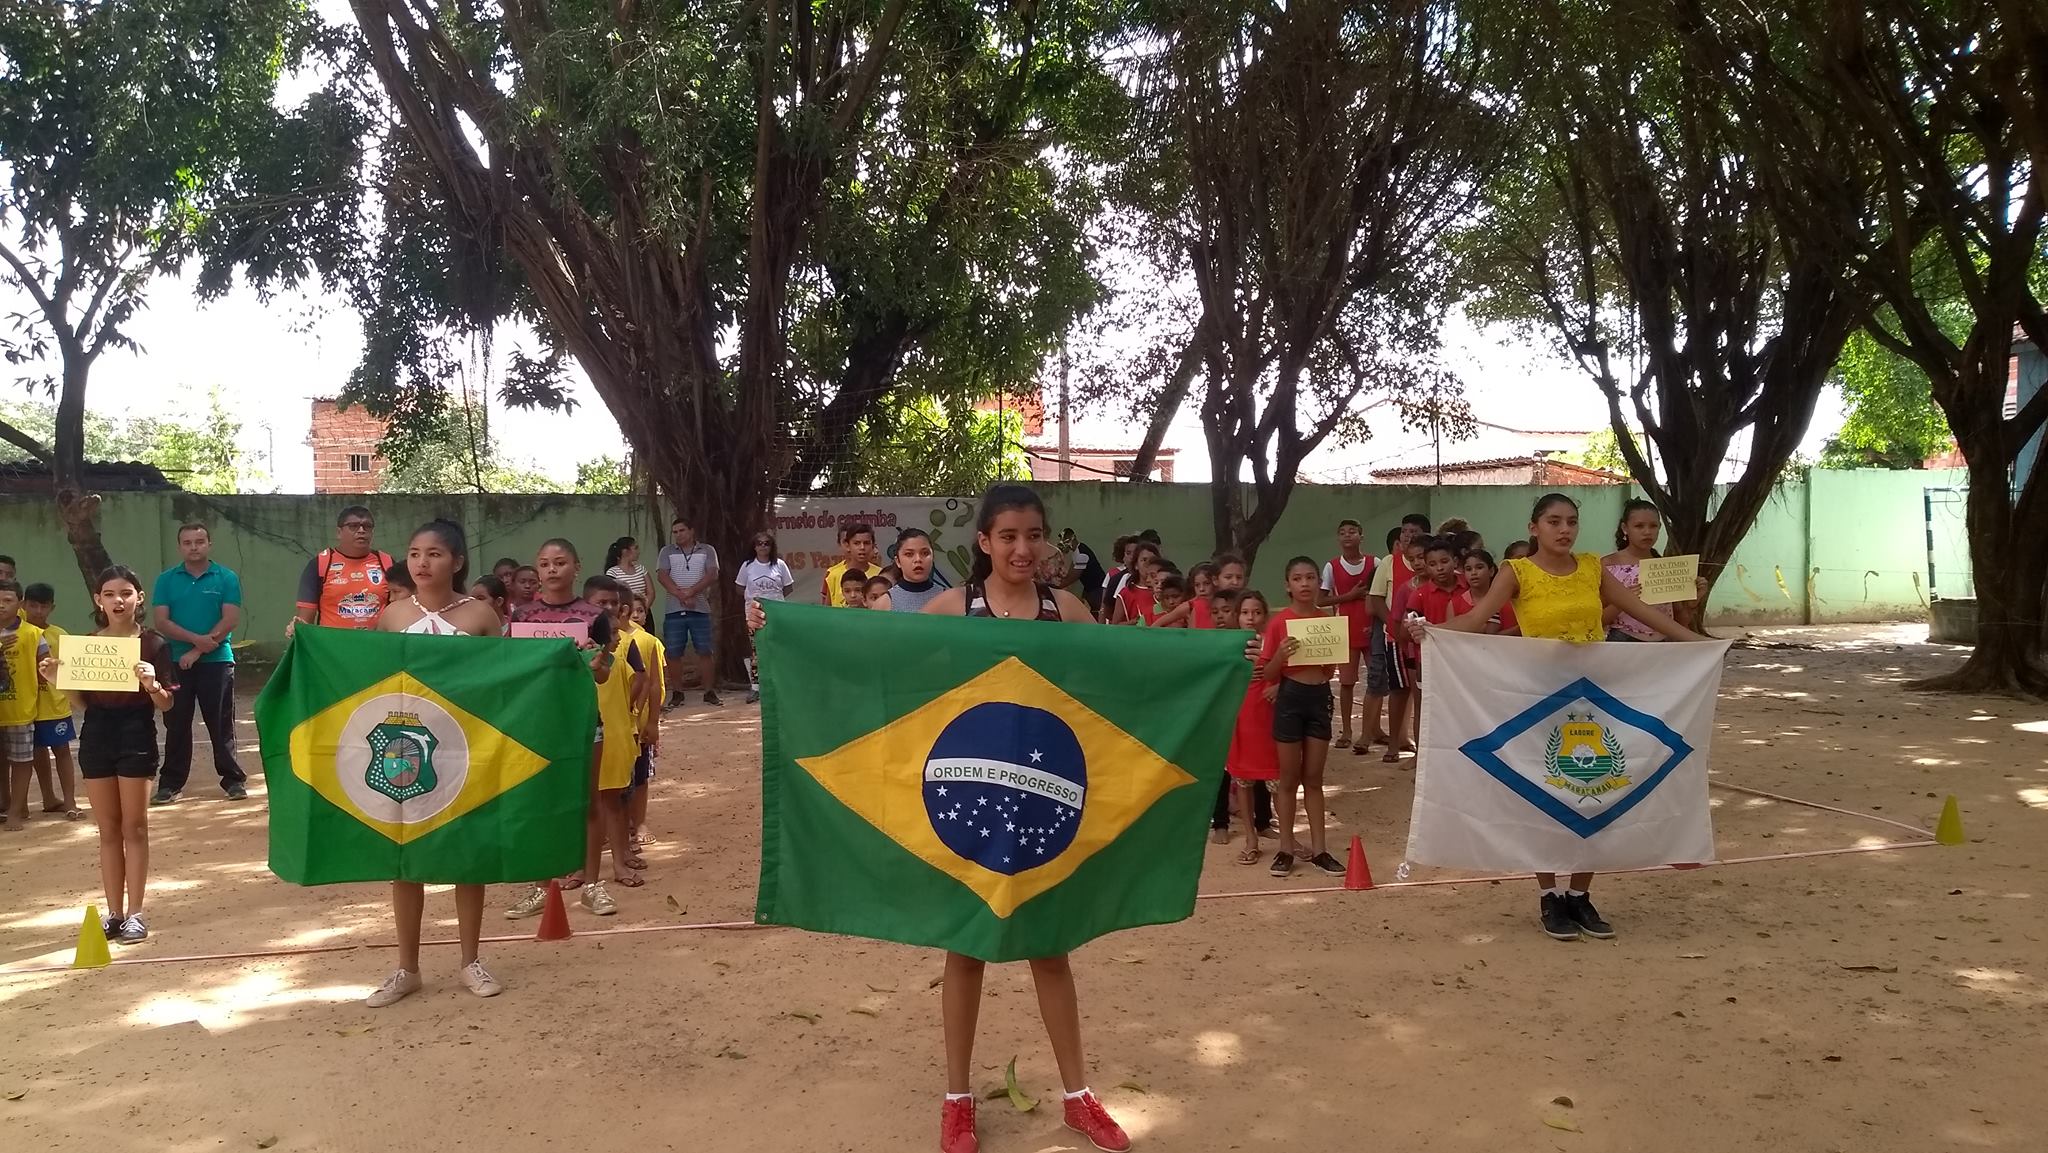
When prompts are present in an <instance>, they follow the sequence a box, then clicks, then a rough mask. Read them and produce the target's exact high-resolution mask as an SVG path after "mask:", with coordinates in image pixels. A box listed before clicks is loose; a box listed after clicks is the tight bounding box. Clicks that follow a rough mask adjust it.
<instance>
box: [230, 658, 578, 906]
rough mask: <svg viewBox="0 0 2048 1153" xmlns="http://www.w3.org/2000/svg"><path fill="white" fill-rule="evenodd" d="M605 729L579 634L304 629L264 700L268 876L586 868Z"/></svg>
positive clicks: (294, 878) (515, 877) (466, 880)
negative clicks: (575, 638)
mask: <svg viewBox="0 0 2048 1153" xmlns="http://www.w3.org/2000/svg"><path fill="white" fill-rule="evenodd" d="M596 728H597V692H596V685H595V683H594V682H593V681H592V680H591V676H590V666H589V665H588V664H587V663H586V662H585V661H584V659H583V657H582V655H581V654H580V653H578V652H577V650H576V646H575V645H574V644H573V643H571V642H569V641H567V640H558V641H549V640H536V639H532V638H515V639H506V638H502V637H460V636H410V635H405V634H399V633H377V632H361V631H358V630H355V629H323V628H314V627H312V626H306V627H302V628H300V629H299V630H298V631H297V633H296V634H295V635H294V636H293V638H292V643H291V647H289V648H288V649H286V650H285V654H284V661H283V663H282V664H280V665H279V666H278V668H277V672H276V674H275V675H273V676H272V677H271V678H270V683H269V684H267V685H265V686H264V687H263V692H262V693H261V694H259V695H258V696H257V698H256V731H257V735H258V736H259V737H260V738H261V740H262V746H263V772H264V777H265V779H266V782H267V784H268V786H269V790H270V871H271V872H273V873H276V874H277V875H278V876H279V877H281V878H283V879H284V880H287V881H290V882H292V883H293V884H298V885H328V884H333V883H336V882H339V881H422V882H427V883H430V884H456V885H463V884H468V885H476V884H490V883H493V882H498V881H531V880H535V879H537V878H541V877H552V876H557V875H560V874H562V873H567V872H571V871H573V870H575V869H578V868H581V867H582V863H583V818H584V813H585V810H586V807H587V806H588V804H589V796H590V771H591V770H590V754H591V737H592V735H593V734H594V733H595V731H596Z"/></svg>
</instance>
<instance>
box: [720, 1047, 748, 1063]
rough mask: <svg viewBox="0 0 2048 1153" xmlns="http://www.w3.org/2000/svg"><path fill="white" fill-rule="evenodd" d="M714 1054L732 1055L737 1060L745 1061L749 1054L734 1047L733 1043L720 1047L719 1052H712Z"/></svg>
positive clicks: (721, 1055)
mask: <svg viewBox="0 0 2048 1153" xmlns="http://www.w3.org/2000/svg"><path fill="white" fill-rule="evenodd" d="M712 1056H714V1057H730V1058H732V1059H733V1060H735V1061H744V1060H746V1059H747V1055H746V1054H745V1053H742V1052H740V1051H739V1050H738V1049H735V1048H733V1047H732V1046H731V1045H727V1046H726V1047H725V1048H723V1049H720V1050H719V1051H718V1052H716V1053H714V1054H712Z"/></svg>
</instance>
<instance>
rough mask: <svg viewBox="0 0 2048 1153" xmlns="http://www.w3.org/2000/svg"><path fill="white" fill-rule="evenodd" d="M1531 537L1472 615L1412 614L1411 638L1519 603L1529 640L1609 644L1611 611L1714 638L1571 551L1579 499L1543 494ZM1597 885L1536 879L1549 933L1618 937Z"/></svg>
mask: <svg viewBox="0 0 2048 1153" xmlns="http://www.w3.org/2000/svg"><path fill="white" fill-rule="evenodd" d="M1529 540H1530V543H1531V544H1533V545H1534V546H1535V552H1534V554H1533V555H1531V556H1528V557H1519V558H1516V559H1514V560H1510V561H1508V562H1507V563H1506V564H1505V565H1504V566H1502V568H1501V570H1500V576H1499V577H1498V578H1497V579H1495V581H1494V582H1493V586H1492V587H1491V588H1489V589H1487V590H1486V594H1485V595H1484V596H1482V597H1480V598H1479V599H1478V602H1477V603H1476V604H1474V605H1473V606H1472V610H1471V611H1470V612H1467V613H1465V614H1463V615H1461V616H1457V617H1453V618H1451V619H1450V620H1448V621H1445V622H1444V623H1443V624H1440V625H1425V624H1424V622H1423V621H1422V619H1421V618H1420V617H1416V616H1410V617H1409V618H1408V631H1409V634H1410V635H1411V636H1413V637H1414V638H1415V639H1416V640H1417V641H1420V640H1421V639H1422V635H1423V633H1424V632H1425V631H1426V630H1427V629H1428V628H1442V629H1450V630H1451V631H1453V632H1461V633H1481V632H1485V631H1486V622H1487V621H1488V620H1489V619H1491V618H1492V617H1493V616H1494V615H1495V614H1497V613H1499V612H1500V610H1501V609H1502V608H1503V607H1505V606H1507V605H1508V604H1510V603H1512V604H1513V606H1514V611H1515V617H1516V619H1517V620H1518V621H1520V623H1521V626H1522V635H1523V636H1525V637H1538V638H1542V639H1547V640H1559V641H1570V642H1572V643H1574V644H1580V643H1591V642H1593V641H1599V640H1603V639H1605V638H1606V635H1607V628H1606V624H1605V622H1604V621H1603V620H1602V616H1603V614H1604V613H1605V611H1606V609H1607V608H1608V607H1610V606H1612V607H1614V608H1617V609H1619V610H1621V611H1622V612H1624V613H1627V614H1628V615H1629V616H1632V617H1634V618H1635V619H1636V620H1638V621H1641V622H1643V623H1644V624H1645V625H1647V626H1649V627H1650V628H1652V629H1655V630H1656V631H1657V632H1659V633H1661V634H1663V635H1664V636H1665V637H1666V638H1668V639H1670V640H1674V641H1703V640H1706V639H1707V638H1705V637H1703V636H1700V635H1699V634H1698V633H1695V632H1693V631H1692V630H1691V629H1688V628H1686V627H1685V626H1684V625H1681V624H1679V623H1678V622H1677V621H1675V620H1672V619H1671V618H1670V617H1668V616H1666V615H1664V614H1663V613H1660V612H1658V611H1656V610H1655V609H1652V608H1650V607H1649V606H1647V605H1645V604H1644V603H1643V601H1642V598H1641V597H1639V596H1637V595H1636V593H1635V590H1633V589H1630V588H1629V587H1627V586H1626V585H1624V584H1622V583H1621V582H1620V581H1619V580H1617V579H1615V576H1614V574H1613V573H1611V572H1609V571H1607V570H1606V569H1605V568H1603V567H1602V566H1601V564H1600V557H1599V556H1598V555H1596V554H1594V553H1575V552H1573V551H1572V548H1573V546H1574V545H1576V544H1577V543H1578V540H1579V506H1578V502H1576V501H1574V500H1572V498H1570V497H1568V496H1566V495H1564V494H1563V493H1556V492H1552V493H1545V494H1544V495H1543V496H1542V497H1539V498H1538V499H1537V501H1536V508H1535V510H1534V511H1533V512H1531V513H1530V514H1529ZM1592 884H1593V874H1591V873H1574V874H1572V876H1571V881H1570V886H1569V887H1568V888H1563V889H1560V888H1559V887H1558V885H1557V874H1555V873H1538V874H1536V885H1537V887H1538V888H1540V889H1542V890H1543V897H1542V902H1541V910H1542V919H1543V931H1544V932H1546V933H1548V934H1550V935H1551V936H1552V937H1555V938H1556V939H1558V940H1560V941H1571V940H1576V939H1577V938H1578V937H1579V935H1580V934H1581V933H1583V934H1585V935H1586V936H1589V937H1598V938H1602V939H1605V938H1608V937H1612V936H1613V935H1614V929H1613V927H1612V926H1610V925H1609V924H1608V923H1607V922H1606V921H1604V920H1602V919H1601V918H1600V914H1599V912H1598V911H1597V910H1595V909H1594V908H1593V901H1592V898H1591V897H1590V896H1589V895H1588V893H1587V890H1588V889H1590V888H1591V887H1592Z"/></svg>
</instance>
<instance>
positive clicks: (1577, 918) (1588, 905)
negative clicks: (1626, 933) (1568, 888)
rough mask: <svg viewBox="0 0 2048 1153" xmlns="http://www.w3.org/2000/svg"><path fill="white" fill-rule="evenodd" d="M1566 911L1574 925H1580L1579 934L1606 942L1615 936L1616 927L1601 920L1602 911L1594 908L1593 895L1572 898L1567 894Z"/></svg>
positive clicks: (1585, 894)
mask: <svg viewBox="0 0 2048 1153" xmlns="http://www.w3.org/2000/svg"><path fill="white" fill-rule="evenodd" d="M1564 909H1565V913H1566V915H1568V916H1570V917H1571V919H1572V921H1573V923H1575V924H1577V925H1578V927H1579V932H1581V933H1584V934H1585V935H1587V936H1588V937H1596V938H1598V939H1600V940H1602V941H1605V940H1607V939H1608V938H1609V937H1612V936H1614V926H1612V925H1610V924H1608V923H1607V922H1605V921H1603V920H1601V919H1600V911H1599V910H1598V909H1595V908H1594V907H1593V895H1592V894H1591V893H1580V894H1579V895H1577V896H1572V895H1571V894H1569V893H1567V894H1565V898H1564Z"/></svg>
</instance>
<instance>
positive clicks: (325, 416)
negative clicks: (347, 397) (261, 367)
mask: <svg viewBox="0 0 2048 1153" xmlns="http://www.w3.org/2000/svg"><path fill="white" fill-rule="evenodd" d="M383 439H384V422H383V421H381V420H379V419H377V418H376V417H374V416H371V415H370V414H369V413H368V412H365V411H364V410H363V409H362V407H361V406H360V405H358V406H355V407H351V408H349V409H347V410H342V409H339V408H336V407H335V403H334V402H333V401H331V400H316V401H314V402H313V432H312V435H311V436H309V437H308V438H307V441H306V442H307V443H308V444H310V445H312V446H313V491H314V492H316V493H330V492H339V493H351V492H376V491H377V485H378V483H379V482H381V481H382V480H383V479H384V469H385V467H386V465H387V463H388V462H386V461H385V459H384V458H383V457H381V456H378V455H377V444H378V442H379V441H381V440H383ZM352 458H353V459H352ZM366 462H367V464H368V465H369V468H368V469H367V470H358V469H357V468H356V467H355V466H357V465H361V464H364V463H366Z"/></svg>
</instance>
